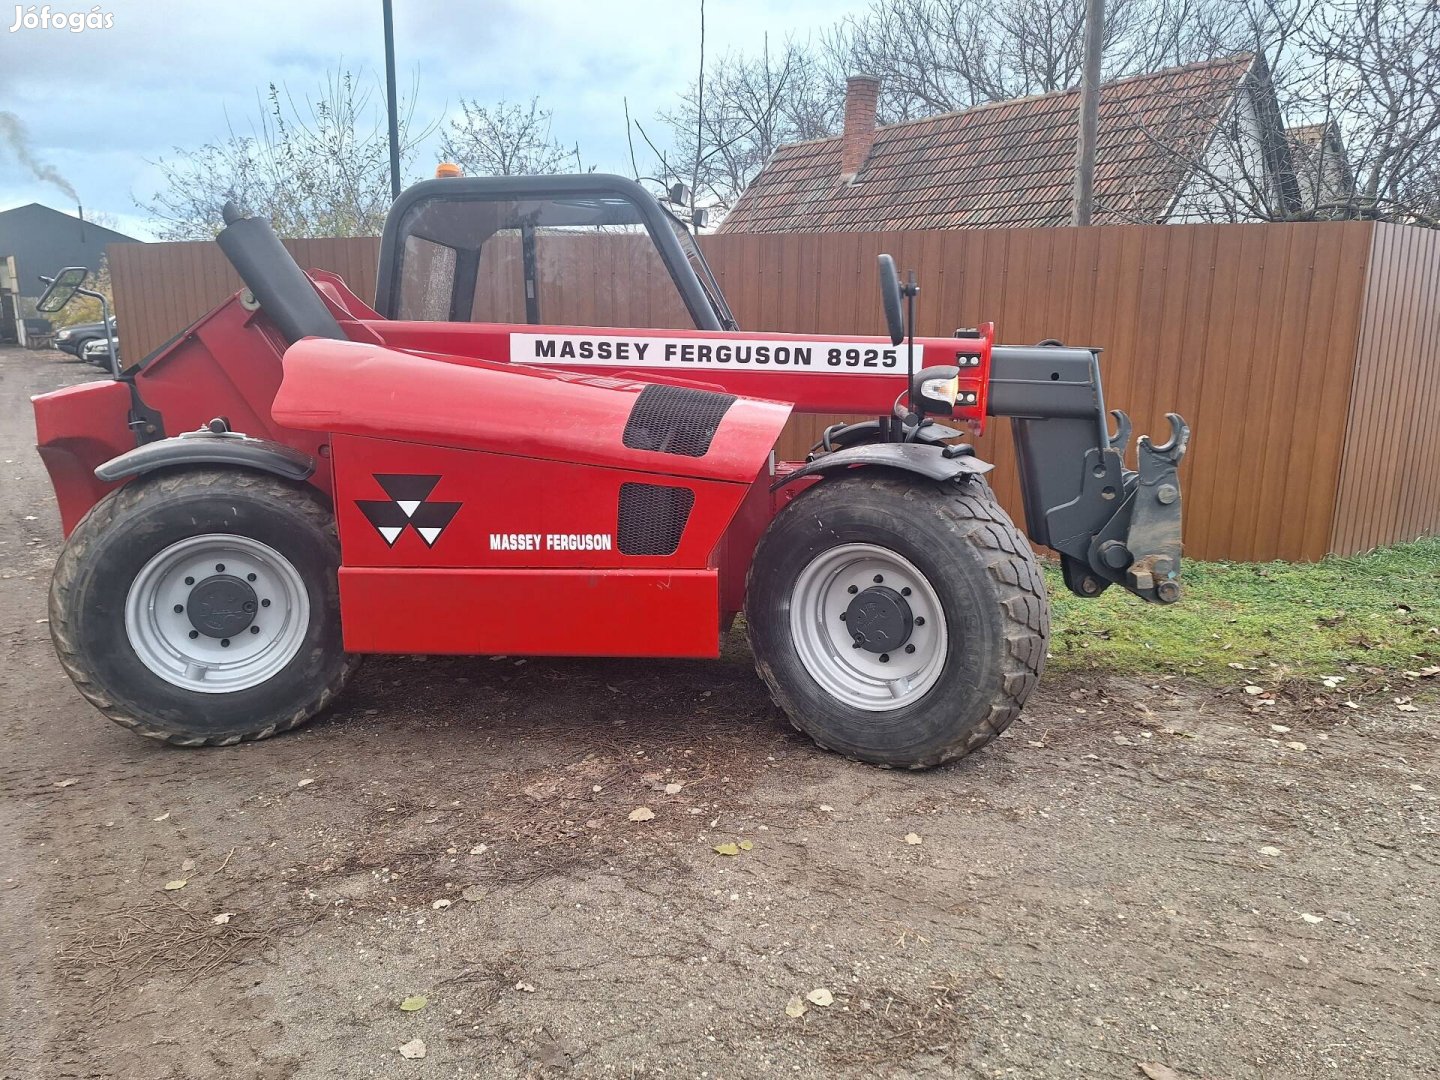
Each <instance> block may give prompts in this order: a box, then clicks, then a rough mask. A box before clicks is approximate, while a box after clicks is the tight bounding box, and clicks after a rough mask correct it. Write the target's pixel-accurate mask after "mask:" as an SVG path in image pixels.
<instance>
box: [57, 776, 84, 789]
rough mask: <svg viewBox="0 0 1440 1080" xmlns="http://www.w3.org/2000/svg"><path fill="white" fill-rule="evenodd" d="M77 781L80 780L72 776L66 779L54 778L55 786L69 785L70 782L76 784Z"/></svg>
mask: <svg viewBox="0 0 1440 1080" xmlns="http://www.w3.org/2000/svg"><path fill="white" fill-rule="evenodd" d="M79 782H80V781H79V780H76V779H75V778H74V777H73V776H72V777H70V778H69V779H67V780H56V781H55V786H56V787H70V786H71V785H72V784H78V783H79Z"/></svg>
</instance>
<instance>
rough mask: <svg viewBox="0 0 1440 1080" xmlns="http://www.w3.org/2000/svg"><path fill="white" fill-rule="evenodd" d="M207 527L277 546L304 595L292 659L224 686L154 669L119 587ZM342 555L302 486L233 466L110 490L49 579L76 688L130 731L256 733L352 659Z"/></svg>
mask: <svg viewBox="0 0 1440 1080" xmlns="http://www.w3.org/2000/svg"><path fill="white" fill-rule="evenodd" d="M210 533H216V534H231V535H236V536H240V537H248V538H249V539H251V540H255V541H259V542H260V543H262V544H265V545H268V546H269V547H270V548H272V549H274V551H276V552H278V553H279V554H280V555H282V556H283V557H284V558H285V559H287V560H288V561H289V562H290V563H291V564H292V565H293V567H294V568H295V570H296V571H298V573H299V575H300V577H301V579H302V581H303V583H304V588H305V590H306V594H307V597H308V601H309V610H310V618H309V623H308V625H307V626H305V627H304V630H303V637H302V638H301V641H300V645H299V648H298V650H297V651H296V652H295V654H294V656H293V657H292V658H291V659H290V660H289V662H288V663H286V664H285V666H284V667H282V668H280V670H278V671H277V672H275V674H273V675H272V676H271V677H269V678H268V679H266V680H265V681H264V682H262V683H259V684H258V685H255V686H252V687H249V688H246V689H239V690H236V691H234V692H229V693H201V692H197V691H194V690H189V689H186V688H184V687H182V686H178V685H174V684H172V683H171V682H169V681H167V680H165V679H163V678H161V677H159V676H158V675H156V674H155V673H154V672H153V671H151V670H150V668H148V667H147V666H146V665H145V663H144V662H142V661H141V659H140V658H139V656H137V654H136V652H135V649H134V648H133V647H132V645H131V642H130V638H129V636H128V634H127V631H126V627H125V602H126V597H127V594H128V592H129V589H130V586H131V584H132V582H133V581H134V580H135V578H136V576H137V574H139V573H140V571H141V569H142V568H143V567H144V566H145V565H146V564H147V563H148V562H149V561H150V560H151V559H152V558H154V557H155V556H156V555H157V554H158V553H160V552H162V551H164V550H165V549H166V548H168V547H169V546H170V545H172V544H175V543H177V542H178V541H180V540H184V539H186V538H188V537H192V536H202V535H205V534H210ZM339 562H340V549H339V542H338V540H337V538H336V534H335V526H334V520H333V517H332V514H331V512H330V509H329V507H328V506H326V505H325V504H324V502H323V501H322V500H321V498H320V496H319V495H318V494H317V493H316V492H314V491H313V490H311V489H309V488H304V487H299V486H297V485H293V484H289V483H286V482H284V481H282V480H279V479H277V478H275V477H271V476H267V475H265V474H263V473H256V472H248V471H245V470H239V469H186V470H173V471H167V472H163V473H157V474H155V475H152V476H148V477H143V478H140V479H137V480H133V481H131V482H130V483H128V484H126V485H125V486H124V487H122V488H120V489H119V490H117V491H114V492H111V493H110V494H109V495H107V496H106V497H105V498H104V499H102V500H101V501H100V502H99V503H97V504H96V505H95V506H94V507H93V508H92V509H91V510H90V512H89V514H87V515H86V516H85V518H84V519H83V520H82V521H81V522H80V524H79V525H78V526H76V528H75V531H74V532H73V533H72V534H71V536H70V539H69V541H68V542H67V543H66V545H65V547H64V548H63V549H62V550H61V553H60V558H59V560H58V562H57V563H56V566H55V575H54V578H53V579H52V582H51V587H50V634H51V638H52V639H53V641H54V643H55V651H56V654H57V655H58V656H59V657H60V663H61V665H62V666H63V667H64V669H65V671H66V673H67V674H68V675H69V676H70V678H71V679H72V680H73V681H74V683H75V685H76V687H78V688H79V690H80V692H81V693H82V694H84V695H85V697H86V698H87V699H88V700H89V701H90V703H91V704H92V705H94V706H95V707H96V708H97V709H99V710H100V711H101V712H102V713H104V714H105V715H106V716H108V717H109V718H110V719H111V720H113V721H115V722H116V723H117V724H120V725H122V726H124V727H127V728H130V729H131V730H132V731H135V732H136V733H137V734H140V735H144V736H147V737H149V738H152V739H159V740H161V741H163V742H167V743H172V744H174V745H177V746H228V745H230V744H233V743H237V742H242V741H249V740H253V739H263V738H266V737H268V736H270V735H273V734H275V733H276V732H280V731H288V730H289V729H291V728H294V727H297V726H299V725H300V724H303V723H305V722H306V721H307V720H309V719H311V718H312V717H314V716H315V715H316V714H317V713H319V712H320V711H321V710H322V709H324V708H325V707H326V706H327V705H328V704H329V703H330V702H331V700H333V699H334V697H335V695H336V694H338V693H339V692H340V690H341V689H342V687H343V686H344V685H345V681H346V680H347V679H348V678H349V676H350V673H351V671H352V670H353V669H354V668H355V666H356V664H357V658H354V657H349V656H347V655H346V654H345V652H344V650H343V648H342V645H341V636H340V603H339V595H338V586H337V582H336V571H337V568H338V566H339ZM192 636H193V635H192ZM227 644H228V642H227Z"/></svg>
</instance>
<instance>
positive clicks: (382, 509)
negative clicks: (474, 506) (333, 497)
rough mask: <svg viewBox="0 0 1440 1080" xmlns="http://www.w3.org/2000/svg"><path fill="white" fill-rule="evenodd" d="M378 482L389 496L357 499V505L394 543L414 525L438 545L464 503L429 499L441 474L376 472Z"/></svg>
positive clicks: (427, 540) (424, 537) (428, 544)
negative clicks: (409, 474)
mask: <svg viewBox="0 0 1440 1080" xmlns="http://www.w3.org/2000/svg"><path fill="white" fill-rule="evenodd" d="M372 475H374V477H375V482H376V483H378V484H379V485H380V486H381V487H382V488H383V489H384V490H385V494H386V495H389V496H390V498H389V499H388V500H379V499H356V500H355V505H356V506H358V507H359V508H360V512H361V513H362V514H364V515H365V517H366V519H367V520H368V521H369V522H370V524H371V525H374V526H375V530H376V531H377V532H378V533H379V534H380V535H381V537H383V538H384V540H385V543H387V544H389V545H390V546H391V547H394V546H395V542H396V541H397V540H399V539H400V535H401V534H402V533H403V532H404V531H405V530H406V529H409V528H413V529H414V530H415V531H416V532H417V533H418V534H419V535H420V539H421V540H424V541H425V546H426V547H434V546H435V541H436V540H439V539H440V534H441V533H442V532H444V531H445V526H447V525H449V524H450V522H451V520H452V519H453V518H454V517H455V514H456V513H457V512H458V511H459V509H460V506H461V504H460V503H458V502H427V501H426V500H427V499H429V498H430V493H431V492H432V491H434V490H435V485H436V484H438V483H440V477H438V476H397V475H393V474H381V473H374V474H372Z"/></svg>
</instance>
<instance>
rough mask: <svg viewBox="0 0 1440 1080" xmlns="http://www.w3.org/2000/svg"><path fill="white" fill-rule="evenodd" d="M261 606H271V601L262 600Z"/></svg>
mask: <svg viewBox="0 0 1440 1080" xmlns="http://www.w3.org/2000/svg"><path fill="white" fill-rule="evenodd" d="M260 606H261V607H269V606H270V601H269V600H261V601H260Z"/></svg>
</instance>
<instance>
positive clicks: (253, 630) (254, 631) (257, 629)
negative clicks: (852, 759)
mask: <svg viewBox="0 0 1440 1080" xmlns="http://www.w3.org/2000/svg"><path fill="white" fill-rule="evenodd" d="M250 632H251V633H252V634H258V633H259V632H260V627H258V626H252V627H250ZM910 647H911V648H912V649H913V648H914V647H915V646H913V645H912V646H910Z"/></svg>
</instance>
